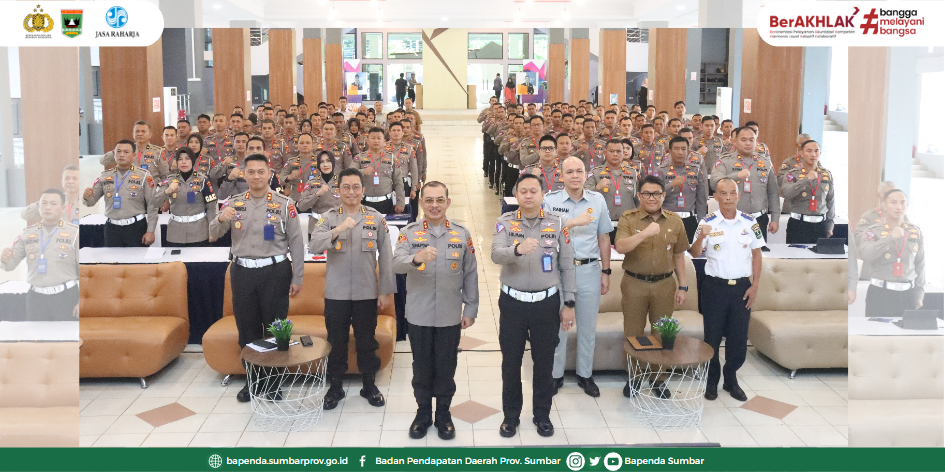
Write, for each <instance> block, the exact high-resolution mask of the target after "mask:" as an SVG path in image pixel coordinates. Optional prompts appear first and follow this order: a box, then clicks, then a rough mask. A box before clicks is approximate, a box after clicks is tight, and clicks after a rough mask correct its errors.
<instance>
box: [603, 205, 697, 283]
mask: <svg viewBox="0 0 945 472" xmlns="http://www.w3.org/2000/svg"><path fill="white" fill-rule="evenodd" d="M650 223H658V224H659V225H660V232H659V234H658V235H656V236H651V237H649V238H646V239H645V240H644V241H643V242H641V243H640V244H639V245H638V246H637V247H636V248H634V249H633V250H632V251H630V252H628V253H627V254H626V255H624V259H623V270H627V271H630V272H634V273H637V274H641V275H661V274H667V273H669V272H673V271H674V270H675V269H676V260H675V259H674V257H675V256H676V254H681V253H683V252H686V251H687V250H689V238H688V236H686V227H685V226H684V225H683V222H682V219H680V218H679V215H677V214H676V213H673V212H671V211H667V210H664V209H660V215H659V216H658V217H657V218H656V219H655V220H654V219H653V218H652V217H650V214H649V213H647V212H646V210H644V209H643V208H642V207H640V208H635V209H633V210H630V211H628V212H625V213H624V214H623V216H621V217H620V221H619V222H617V236H616V238H615V239H623V238H626V237H629V236H634V235H636V234H637V233H639V232H641V231H643V230H645V229H646V228H647V226H650Z"/></svg>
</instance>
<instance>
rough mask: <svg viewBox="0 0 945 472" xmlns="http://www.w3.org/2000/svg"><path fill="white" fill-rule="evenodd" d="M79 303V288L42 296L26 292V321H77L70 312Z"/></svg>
mask: <svg viewBox="0 0 945 472" xmlns="http://www.w3.org/2000/svg"><path fill="white" fill-rule="evenodd" d="M78 303H79V287H78V286H75V287H72V288H70V289H67V290H64V291H62V292H59V293H57V294H55V295H43V294H42V293H36V292H34V291H32V290H30V291H29V292H26V321H78V318H75V317H73V316H72V310H73V309H74V308H75V306H76V305H77V304H78Z"/></svg>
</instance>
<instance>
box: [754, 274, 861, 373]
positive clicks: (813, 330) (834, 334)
mask: <svg viewBox="0 0 945 472" xmlns="http://www.w3.org/2000/svg"><path fill="white" fill-rule="evenodd" d="M762 270H763V273H762V276H761V286H760V287H759V288H758V298H756V299H755V304H754V306H753V307H752V310H751V321H750V322H749V324H748V339H749V341H751V344H752V345H753V346H755V349H757V350H758V352H760V353H762V354H764V355H766V356H768V357H769V358H770V359H771V360H773V361H774V362H776V363H778V365H780V366H782V367H785V368H787V369H790V370H791V374H790V375H791V378H794V374H795V373H796V372H797V369H803V368H830V367H847V297H846V291H847V260H846V259H767V258H766V259H764V260H763V264H762Z"/></svg>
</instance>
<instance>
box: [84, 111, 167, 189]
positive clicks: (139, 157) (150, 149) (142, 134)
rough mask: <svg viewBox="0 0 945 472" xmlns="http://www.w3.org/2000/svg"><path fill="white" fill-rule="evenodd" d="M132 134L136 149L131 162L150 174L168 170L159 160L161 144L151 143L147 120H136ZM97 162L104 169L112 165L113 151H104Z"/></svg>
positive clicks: (155, 174)
mask: <svg viewBox="0 0 945 472" xmlns="http://www.w3.org/2000/svg"><path fill="white" fill-rule="evenodd" d="M132 135H133V136H134V144H135V150H136V155H135V156H134V160H133V161H132V164H134V165H135V166H137V167H138V168H141V169H144V170H146V171H148V172H150V173H151V175H152V176H157V175H164V174H166V173H167V171H168V164H167V163H166V162H163V161H161V151H162V150H163V149H162V148H161V146H155V145H153V144H151V125H149V124H148V122H147V121H136V122H135V125H134V129H133V130H132ZM99 162H100V163H101V164H102V165H103V166H105V168H106V169H110V168H112V167H114V166H115V153H114V151H108V152H106V153H105V154H104V155H102V157H101V158H99Z"/></svg>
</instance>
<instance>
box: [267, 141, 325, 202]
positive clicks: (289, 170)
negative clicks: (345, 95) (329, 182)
mask: <svg viewBox="0 0 945 472" xmlns="http://www.w3.org/2000/svg"><path fill="white" fill-rule="evenodd" d="M298 139H299V154H298V155H297V156H295V157H290V158H289V160H288V161H287V162H286V163H285V165H284V166H283V167H282V172H280V173H279V182H281V183H282V185H283V187H282V188H283V191H282V193H284V194H286V195H288V196H289V197H290V198H292V200H295V201H296V202H298V201H299V195H300V194H301V193H302V191H303V190H305V186H306V184H308V183H309V181H314V180H317V176H318V173H319V169H318V167H319V166H318V156H316V155H315V154H314V153H313V152H312V151H313V148H314V138H312V135H310V134H300V135H299V138H298ZM322 152H326V153H328V155H329V157H331V159H332V161H334V159H335V158H334V156H333V155H332V154H331V153H330V152H328V151H319V153H322ZM332 167H334V166H332ZM336 173H337V172H336ZM300 211H303V212H304V211H306V210H300Z"/></svg>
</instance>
